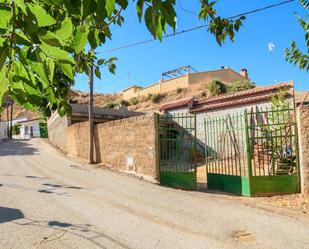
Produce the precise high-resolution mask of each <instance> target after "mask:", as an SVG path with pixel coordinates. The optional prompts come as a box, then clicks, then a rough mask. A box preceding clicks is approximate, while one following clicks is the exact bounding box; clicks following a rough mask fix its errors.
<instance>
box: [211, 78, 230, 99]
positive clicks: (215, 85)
mask: <svg viewBox="0 0 309 249" xmlns="http://www.w3.org/2000/svg"><path fill="white" fill-rule="evenodd" d="M207 90H208V91H209V93H210V95H211V96H218V95H220V94H222V93H226V92H227V87H226V85H225V84H223V83H222V82H221V81H219V80H213V81H211V82H210V83H209V85H208V87H207Z"/></svg>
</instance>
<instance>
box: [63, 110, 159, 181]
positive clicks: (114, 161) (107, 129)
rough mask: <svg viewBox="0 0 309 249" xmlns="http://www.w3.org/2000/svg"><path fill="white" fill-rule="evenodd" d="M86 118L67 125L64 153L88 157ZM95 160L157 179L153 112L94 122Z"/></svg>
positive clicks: (121, 169)
mask: <svg viewBox="0 0 309 249" xmlns="http://www.w3.org/2000/svg"><path fill="white" fill-rule="evenodd" d="M88 127H89V125H88V122H83V123H77V124H74V125H71V126H69V127H68V128H67V153H68V154H71V155H73V156H74V157H79V158H83V159H87V158H88ZM94 131H95V139H94V140H95V141H94V148H95V161H96V162H100V163H102V164H104V165H106V166H107V167H109V168H111V169H115V170H119V171H127V172H133V173H140V174H144V175H148V176H151V177H152V178H155V179H157V151H156V143H157V135H156V120H155V115H143V116H139V117H132V118H126V119H121V120H116V121H111V122H108V123H103V124H98V125H95V127H94Z"/></svg>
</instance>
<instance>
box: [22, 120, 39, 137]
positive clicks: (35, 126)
mask: <svg viewBox="0 0 309 249" xmlns="http://www.w3.org/2000/svg"><path fill="white" fill-rule="evenodd" d="M31 128H32V132H33V136H32V137H40V135H41V133H40V124H39V120H35V121H32V122H27V123H21V127H20V138H21V139H30V138H31Z"/></svg>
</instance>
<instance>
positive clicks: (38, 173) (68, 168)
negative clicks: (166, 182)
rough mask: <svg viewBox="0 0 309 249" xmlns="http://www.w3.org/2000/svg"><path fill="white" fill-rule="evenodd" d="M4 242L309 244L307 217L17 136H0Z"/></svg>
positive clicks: (0, 244)
mask: <svg viewBox="0 0 309 249" xmlns="http://www.w3.org/2000/svg"><path fill="white" fill-rule="evenodd" d="M237 231H245V232H244V233H239V234H238V235H239V236H236V237H237V238H238V237H239V239H237V238H235V236H234V237H233V235H234V234H235V233H236V232H237ZM0 248H1V249H6V248H16V249H22V248H27V249H28V248H49V249H51V248H52V249H62V248H74V249H75V248H85V249H91V248H127V249H129V248H141V249H147V248H168V249H172V248H184V249H190V248H205V249H206V248H209V249H216V248H218V249H224V248H250V249H251V248H253V249H254V248H263V249H265V248H267V249H272V248H287V249H293V248H295V249H302V248H303V249H308V248H309V222H308V220H305V219H301V218H299V217H291V216H288V215H284V214H280V213H277V212H273V211H269V210H266V209H263V208H260V207H259V208H258V207H253V206H252V205H248V204H246V202H244V201H242V199H241V198H239V197H227V196H225V195H221V196H220V195H214V194H209V193H199V192H186V191H181V190H175V189H170V188H165V187H162V186H158V185H155V184H152V183H148V182H145V181H143V180H140V179H137V178H136V177H132V176H128V175H124V174H120V173H116V172H111V171H108V170H104V169H95V168H90V167H88V166H83V165H80V164H77V163H76V162H74V161H72V160H70V159H68V158H65V157H63V156H62V155H60V154H59V153H58V152H57V151H56V150H54V149H53V148H52V147H50V146H49V145H48V144H46V143H45V142H44V141H42V140H39V139H38V140H32V141H28V142H26V141H11V142H5V143H1V144H0Z"/></svg>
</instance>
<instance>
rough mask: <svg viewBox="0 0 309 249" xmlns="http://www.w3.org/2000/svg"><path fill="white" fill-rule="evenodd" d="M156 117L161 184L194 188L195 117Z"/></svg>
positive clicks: (177, 115)
mask: <svg viewBox="0 0 309 249" xmlns="http://www.w3.org/2000/svg"><path fill="white" fill-rule="evenodd" d="M157 117H158V118H157V127H158V147H159V149H158V150H159V153H158V154H159V172H160V183H161V184H163V185H166V186H170V187H175V188H181V189H192V190H193V189H196V161H195V152H196V116H195V115H184V114H176V115H158V116H157Z"/></svg>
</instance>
